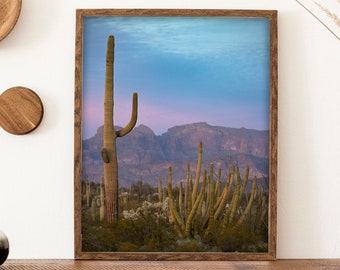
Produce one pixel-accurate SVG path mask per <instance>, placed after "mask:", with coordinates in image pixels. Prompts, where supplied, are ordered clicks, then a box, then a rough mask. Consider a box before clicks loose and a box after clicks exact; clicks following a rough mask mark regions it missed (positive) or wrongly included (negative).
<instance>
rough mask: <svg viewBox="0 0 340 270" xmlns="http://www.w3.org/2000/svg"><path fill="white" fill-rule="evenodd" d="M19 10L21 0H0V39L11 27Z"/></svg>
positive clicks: (16, 18) (16, 19)
mask: <svg viewBox="0 0 340 270" xmlns="http://www.w3.org/2000/svg"><path fill="white" fill-rule="evenodd" d="M20 11H21V0H0V41H1V40H3V39H4V38H5V37H6V36H7V35H8V34H9V33H10V32H11V30H12V29H13V27H14V26H15V24H16V23H17V21H18V18H19V15H20Z"/></svg>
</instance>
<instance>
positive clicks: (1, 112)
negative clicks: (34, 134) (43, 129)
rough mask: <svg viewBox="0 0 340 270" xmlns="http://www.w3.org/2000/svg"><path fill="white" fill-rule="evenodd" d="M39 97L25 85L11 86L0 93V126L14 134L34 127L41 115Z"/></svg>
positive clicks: (39, 120)
mask: <svg viewBox="0 0 340 270" xmlns="http://www.w3.org/2000/svg"><path fill="white" fill-rule="evenodd" d="M43 114H44V107H43V104H42V102H41V99H40V97H39V96H38V95H37V94H36V93H35V92H34V91H32V90H30V89H28V88H26V87H21V86H17V87H13V88H10V89H8V90H6V91H5V92H3V93H2V94H1V95H0V126H1V127H2V128H3V129H4V130H6V131H7V132H9V133H12V134H15V135H22V134H27V133H29V132H31V131H33V130H34V129H36V128H37V127H38V126H39V124H40V122H41V120H42V117H43Z"/></svg>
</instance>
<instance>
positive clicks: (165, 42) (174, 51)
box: [83, 17, 270, 138]
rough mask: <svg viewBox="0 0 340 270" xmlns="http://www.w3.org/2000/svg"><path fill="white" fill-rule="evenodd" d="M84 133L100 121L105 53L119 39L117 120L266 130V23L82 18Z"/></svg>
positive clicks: (159, 128) (163, 127) (160, 127)
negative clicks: (135, 105) (134, 111)
mask: <svg viewBox="0 0 340 270" xmlns="http://www.w3.org/2000/svg"><path fill="white" fill-rule="evenodd" d="M83 29H84V33H83V35H84V36H83V40H84V49H83V137H84V138H88V137H91V136H93V135H94V134H95V132H96V129H97V128H98V127H99V126H100V125H102V124H103V96H104V81H105V54H106V43H107V37H108V36H109V35H114V36H115V43H116V44H115V63H114V76H115V88H114V97H115V105H114V106H115V107H114V121H115V124H116V125H120V126H124V125H126V123H127V122H128V121H129V119H130V115H131V102H132V93H133V92H137V93H138V95H139V100H138V101H139V110H138V114H139V115H138V122H137V125H139V124H145V125H147V126H149V127H150V128H152V129H153V130H154V132H155V133H156V134H162V133H164V132H166V131H167V129H168V128H170V127H172V126H176V125H182V124H188V123H193V122H203V121H204V122H207V123H208V124H210V125H216V126H226V127H245V128H252V129H258V130H267V129H268V126H269V91H270V90H269V79H270V78H269V21H268V19H265V18H226V17H85V19H84V28H83Z"/></svg>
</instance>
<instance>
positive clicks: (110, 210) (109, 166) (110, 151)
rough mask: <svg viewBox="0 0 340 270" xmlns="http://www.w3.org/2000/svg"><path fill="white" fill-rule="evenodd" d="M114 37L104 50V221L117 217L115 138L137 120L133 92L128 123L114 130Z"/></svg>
mask: <svg viewBox="0 0 340 270" xmlns="http://www.w3.org/2000/svg"><path fill="white" fill-rule="evenodd" d="M113 62H114V37H113V36H109V37H108V41H107V51H106V75H105V97H104V135H103V138H104V145H103V149H102V151H101V155H102V159H103V161H104V184H105V198H106V221H107V222H113V221H115V220H117V219H118V161H117V150H116V139H117V138H118V137H123V136H125V135H127V134H128V133H129V132H130V131H131V130H132V129H133V127H134V126H135V125H136V122H137V104H138V101H137V93H133V99H132V115H131V119H130V121H129V123H128V124H127V125H126V126H125V127H124V128H122V129H121V130H117V131H116V130H115V127H114V121H113V119H114V117H113V105H114V100H113V96H114V95H113V92H114V91H113V89H114V82H113V73H114V65H113Z"/></svg>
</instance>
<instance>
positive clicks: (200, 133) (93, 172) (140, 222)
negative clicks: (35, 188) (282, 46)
mask: <svg viewBox="0 0 340 270" xmlns="http://www.w3.org/2000/svg"><path fill="white" fill-rule="evenodd" d="M74 169H75V194H74V195H75V258H76V259H105V260H273V259H275V256H276V188H277V176H276V174H277V12H276V11H273V10H158V9H150V10H145V9H143V10H141V9H139V10H128V9H85V10H84V9H83V10H77V29H76V72H75V167H74Z"/></svg>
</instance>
